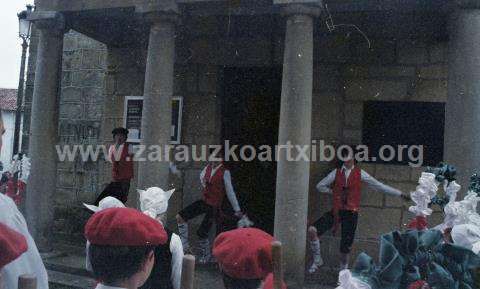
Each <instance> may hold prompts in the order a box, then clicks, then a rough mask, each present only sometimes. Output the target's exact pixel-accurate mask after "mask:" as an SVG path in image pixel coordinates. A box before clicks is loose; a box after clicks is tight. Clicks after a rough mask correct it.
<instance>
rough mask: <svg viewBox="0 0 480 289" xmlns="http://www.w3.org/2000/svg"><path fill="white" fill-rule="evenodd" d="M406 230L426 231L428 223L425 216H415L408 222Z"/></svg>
mask: <svg viewBox="0 0 480 289" xmlns="http://www.w3.org/2000/svg"><path fill="white" fill-rule="evenodd" d="M407 228H409V229H412V230H419V231H423V230H427V229H428V222H427V218H426V217H425V216H416V217H415V219H413V220H412V221H410V223H409V224H408V225H407Z"/></svg>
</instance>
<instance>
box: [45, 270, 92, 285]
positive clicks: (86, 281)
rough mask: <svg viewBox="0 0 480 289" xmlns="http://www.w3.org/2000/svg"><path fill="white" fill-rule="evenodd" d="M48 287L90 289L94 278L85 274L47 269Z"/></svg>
mask: <svg viewBox="0 0 480 289" xmlns="http://www.w3.org/2000/svg"><path fill="white" fill-rule="evenodd" d="M47 273H48V283H49V286H50V289H92V288H95V284H96V282H95V280H94V279H92V278H89V277H85V276H78V275H74V274H68V273H63V272H58V271H52V270H47Z"/></svg>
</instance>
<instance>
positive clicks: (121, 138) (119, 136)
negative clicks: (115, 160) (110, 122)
mask: <svg viewBox="0 0 480 289" xmlns="http://www.w3.org/2000/svg"><path fill="white" fill-rule="evenodd" d="M112 135H113V140H114V141H115V143H117V144H122V143H125V142H126V141H127V138H128V129H126V128H124V127H117V128H115V129H114V130H112Z"/></svg>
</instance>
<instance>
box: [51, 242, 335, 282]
mask: <svg viewBox="0 0 480 289" xmlns="http://www.w3.org/2000/svg"><path fill="white" fill-rule="evenodd" d="M43 257H44V262H45V265H46V267H47V270H48V273H49V278H50V284H51V287H50V288H51V289H91V288H94V285H95V281H94V280H93V279H92V278H91V277H90V275H89V273H88V272H87V271H86V270H85V269H84V268H85V267H84V266H85V256H84V251H83V248H78V247H63V248H60V249H59V250H57V251H55V252H54V253H51V254H49V255H47V256H43ZM332 274H333V275H335V272H330V271H329V272H327V271H324V272H322V273H321V274H318V275H316V276H310V277H309V280H308V281H307V285H306V286H305V288H306V289H333V288H334V287H333V286H328V285H325V283H326V282H325V280H327V279H330V284H331V282H332ZM195 277H196V280H195V281H196V282H195V288H196V289H224V286H223V282H222V280H221V276H220V273H219V271H218V268H216V267H215V266H197V268H196V276H195ZM327 277H330V278H327ZM333 280H335V279H333ZM322 283H323V285H322Z"/></svg>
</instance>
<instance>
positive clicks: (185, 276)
mask: <svg viewBox="0 0 480 289" xmlns="http://www.w3.org/2000/svg"><path fill="white" fill-rule="evenodd" d="M194 280H195V257H194V256H192V255H185V256H184V257H183V263H182V279H181V284H180V288H181V289H193V281H194ZM19 289H20V288H19Z"/></svg>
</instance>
